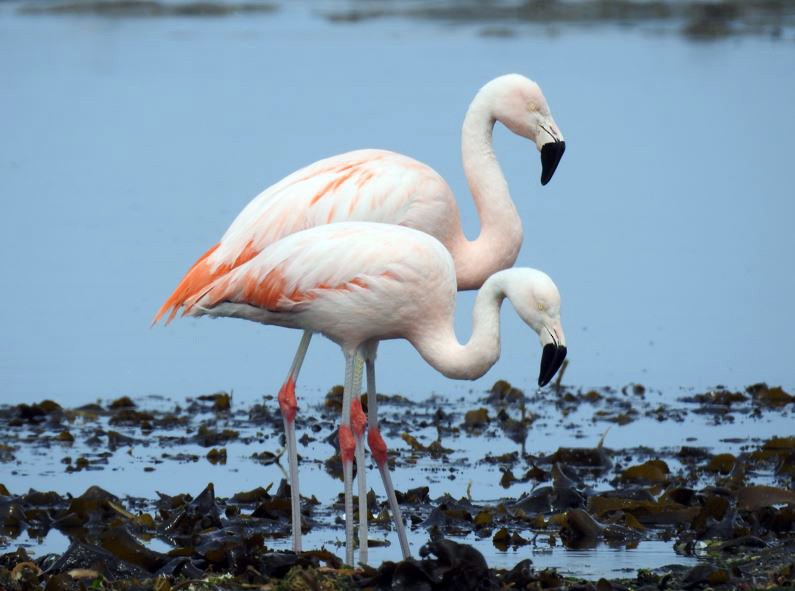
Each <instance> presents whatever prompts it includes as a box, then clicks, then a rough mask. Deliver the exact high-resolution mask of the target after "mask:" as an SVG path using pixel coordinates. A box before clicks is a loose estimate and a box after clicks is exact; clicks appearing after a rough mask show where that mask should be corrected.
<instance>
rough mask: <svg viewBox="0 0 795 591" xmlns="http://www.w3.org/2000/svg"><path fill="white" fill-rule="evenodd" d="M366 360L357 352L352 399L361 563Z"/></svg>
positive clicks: (362, 560)
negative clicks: (364, 373)
mask: <svg viewBox="0 0 795 591" xmlns="http://www.w3.org/2000/svg"><path fill="white" fill-rule="evenodd" d="M363 365H364V361H363V359H362V356H361V355H359V354H357V355H356V359H355V361H354V367H353V400H352V401H351V428H352V429H353V436H354V439H355V441H356V480H357V482H358V485H359V563H360V564H367V548H368V544H367V518H368V512H367V479H366V475H367V465H366V463H365V458H364V432H365V429H366V426H367V415H365V414H364V410H363V409H362V401H361V398H360V394H361V384H362V369H363Z"/></svg>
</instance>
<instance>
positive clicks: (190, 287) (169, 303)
mask: <svg viewBox="0 0 795 591" xmlns="http://www.w3.org/2000/svg"><path fill="white" fill-rule="evenodd" d="M219 246H221V244H220V243H218V244H216V245H215V246H212V247H211V248H210V249H209V250H208V251H207V252H205V253H204V254H203V255H202V256H201V257H199V260H197V261H196V262H195V263H193V266H192V267H191V268H190V269H189V270H188V272H187V273H185V276H184V277H183V278H182V281H180V282H179V285H177V288H176V289H175V290H174V293H172V294H171V295H170V296H169V298H168V299H167V300H166V302H165V303H164V304H163V305H162V306H161V307H160V309H159V310H158V311H157V314H155V318H154V320H152V324H157V323H158V322H159V321H160V319H161V318H162V317H163V316H164V315H165V314H166V313H168V318H166V324H168V323H169V322H171V321H172V320H174V317H175V316H176V315H177V312H179V309H180V308H181V307H183V306H184V305H185V303H186V302H187V300H188V299H189V298H191V297H192V296H194V295H196V294H197V293H201V292H202V291H203V290H205V289H206V288H208V287H209V286H210V285H211V284H212V283H213V282H214V281H215V280H216V279H218V278H219V277H222V276H224V275H226V274H227V273H229V271H231V270H232V269H234V268H236V267H239V266H240V265H242V264H243V263H246V262H248V261H250V260H251V259H253V258H254V257H255V256H257V255H258V254H259V251H258V250H257V249H255V248H254V247H253V245H252V242H251V241H249V242H248V243H247V244H246V246H245V247H244V248H243V250H242V251H241V252H240V254H239V255H238V256H237V257H236V258H235V260H234V261H232V262H231V263H221V264H213V263H212V262H210V261H209V260H208V259H209V258H210V255H212V254H213V253H214V252H215V251H216V250H218V247H219Z"/></svg>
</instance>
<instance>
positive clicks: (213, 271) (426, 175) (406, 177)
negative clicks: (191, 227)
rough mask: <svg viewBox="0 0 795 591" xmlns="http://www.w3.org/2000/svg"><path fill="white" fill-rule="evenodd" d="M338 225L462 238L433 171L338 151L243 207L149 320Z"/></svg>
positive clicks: (380, 153) (447, 194)
mask: <svg viewBox="0 0 795 591" xmlns="http://www.w3.org/2000/svg"><path fill="white" fill-rule="evenodd" d="M344 221H371V222H383V223H389V224H399V225H403V226H406V227H409V228H415V229H417V230H420V231H422V232H426V233H428V234H431V235H433V236H435V237H436V238H438V239H439V240H440V241H441V242H442V243H443V244H444V245H445V246H447V247H448V249H449V248H452V247H453V245H454V243H455V239H460V238H461V237H463V234H462V233H461V230H460V228H461V224H460V218H459V213H458V208H457V206H456V203H455V198H454V196H453V192H452V190H451V189H450V187H449V186H448V184H447V183H446V182H445V180H444V179H443V178H442V177H441V176H439V174H438V173H437V172H436V171H434V170H433V169H432V168H430V167H429V166H427V165H425V164H422V163H421V162H418V161H417V160H414V159H413V158H409V157H408V156H404V155H402V154H398V153H395V152H389V151H386V150H356V151H353V152H347V153H345V154H339V155H337V156H332V157H331V158H326V159H324V160H319V161H318V162H315V163H314V164H310V165H309V166H306V167H304V168H302V169H300V170H298V171H296V172H294V173H292V174H290V175H288V176H287V177H285V178H284V179H282V180H281V181H279V182H278V183H276V184H275V185H272V186H271V187H269V188H267V189H265V190H264V191H263V192H262V193H260V194H259V195H258V196H257V197H255V198H254V199H253V200H252V201H251V202H249V204H248V205H247V206H246V207H245V208H244V209H243V210H242V211H241V212H240V214H238V216H237V218H236V219H235V220H234V222H232V225H231V226H229V228H228V229H227V231H226V233H224V235H223V237H222V238H221V240H220V242H219V243H218V244H216V245H215V246H213V247H212V248H210V250H209V251H207V252H206V253H205V254H204V256H202V257H201V258H200V259H199V260H198V261H197V262H196V263H195V264H194V265H193V267H192V268H191V269H190V270H189V271H188V273H187V274H186V275H185V277H184V278H183V279H182V281H181V282H180V284H179V285H178V286H177V288H176V290H175V291H174V293H173V294H172V295H171V297H170V298H169V299H168V300H167V301H166V302H165V303H164V304H163V306H162V307H161V308H160V310H159V311H158V313H157V315H156V317H155V322H157V321H158V320H160V318H161V317H163V316H164V315H165V314H167V313H168V314H169V316H168V321H170V320H171V319H173V317H174V316H175V315H176V313H177V311H178V310H179V309H180V308H181V307H182V306H183V305H184V304H185V302H186V301H187V299H188V298H189V297H190V296H192V295H195V294H196V293H197V292H200V291H202V290H203V289H204V288H206V287H207V286H208V285H209V284H211V283H212V282H213V281H214V280H216V279H217V278H219V277H222V276H224V275H226V274H227V273H229V272H230V271H232V270H233V269H235V268H237V267H238V266H240V265H242V264H243V263H245V262H247V261H249V260H251V259H252V258H253V257H254V256H256V255H257V254H258V253H259V252H261V251H262V250H263V249H265V248H267V247H268V246H269V245H271V244H273V243H274V242H276V241H278V240H280V239H281V238H283V237H285V236H288V235H290V234H292V233H294V232H298V231H300V230H305V229H307V228H311V227H314V226H320V225H324V224H331V223H337V222H344ZM511 262H512V261H511ZM509 264H510V263H509Z"/></svg>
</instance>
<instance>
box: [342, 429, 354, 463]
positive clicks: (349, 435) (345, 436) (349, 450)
mask: <svg viewBox="0 0 795 591" xmlns="http://www.w3.org/2000/svg"><path fill="white" fill-rule="evenodd" d="M339 444H340V457H341V458H342V462H343V464H344V463H346V462H353V456H354V453H355V451H356V440H355V439H354V438H353V431H351V428H350V427H349V426H348V425H340V431H339Z"/></svg>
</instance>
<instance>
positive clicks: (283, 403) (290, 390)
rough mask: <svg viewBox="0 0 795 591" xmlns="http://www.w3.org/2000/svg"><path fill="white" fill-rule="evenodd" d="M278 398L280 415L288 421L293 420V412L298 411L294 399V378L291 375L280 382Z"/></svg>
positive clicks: (296, 402)
mask: <svg viewBox="0 0 795 591" xmlns="http://www.w3.org/2000/svg"><path fill="white" fill-rule="evenodd" d="M278 398H279V408H280V409H281V411H282V416H283V417H284V418H285V419H286V420H287V422H288V423H292V422H293V421H294V420H295V414H296V413H297V412H298V401H297V400H296V399H295V379H293V376H290V377H288V378H287V381H286V382H284V384H282V387H281V388H280V389H279V396H278Z"/></svg>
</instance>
